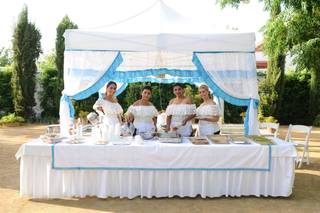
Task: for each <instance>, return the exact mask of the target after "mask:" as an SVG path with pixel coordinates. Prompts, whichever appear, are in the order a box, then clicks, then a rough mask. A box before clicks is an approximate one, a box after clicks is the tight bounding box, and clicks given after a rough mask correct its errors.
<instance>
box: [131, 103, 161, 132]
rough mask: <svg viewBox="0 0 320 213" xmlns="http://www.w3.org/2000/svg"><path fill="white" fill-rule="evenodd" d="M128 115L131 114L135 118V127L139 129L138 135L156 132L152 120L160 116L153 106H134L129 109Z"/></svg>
mask: <svg viewBox="0 0 320 213" xmlns="http://www.w3.org/2000/svg"><path fill="white" fill-rule="evenodd" d="M127 113H131V114H132V115H133V117H134V122H133V125H134V127H135V128H137V131H138V133H140V132H149V131H155V130H156V129H155V126H154V122H153V120H152V118H154V117H156V116H157V115H158V111H157V109H156V108H155V107H154V106H153V105H150V106H142V105H140V106H133V105H131V106H130V107H129V108H128V111H127Z"/></svg>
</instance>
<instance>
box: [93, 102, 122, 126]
mask: <svg viewBox="0 0 320 213" xmlns="http://www.w3.org/2000/svg"><path fill="white" fill-rule="evenodd" d="M98 107H102V109H103V111H104V115H103V123H105V124H107V125H116V124H120V117H121V114H122V113H123V109H122V107H121V106H120V104H119V103H113V102H111V101H107V100H105V99H99V100H97V101H96V103H95V104H94V105H93V109H94V110H96V111H98V110H97V108H98ZM98 113H99V112H98Z"/></svg>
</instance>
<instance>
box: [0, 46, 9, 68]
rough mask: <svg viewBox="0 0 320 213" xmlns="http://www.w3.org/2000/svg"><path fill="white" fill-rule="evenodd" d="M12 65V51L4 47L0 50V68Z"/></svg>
mask: <svg viewBox="0 0 320 213" xmlns="http://www.w3.org/2000/svg"><path fill="white" fill-rule="evenodd" d="M11 63H12V55H11V50H10V49H8V48H4V47H2V48H1V49H0V67H5V66H8V65H10V64H11Z"/></svg>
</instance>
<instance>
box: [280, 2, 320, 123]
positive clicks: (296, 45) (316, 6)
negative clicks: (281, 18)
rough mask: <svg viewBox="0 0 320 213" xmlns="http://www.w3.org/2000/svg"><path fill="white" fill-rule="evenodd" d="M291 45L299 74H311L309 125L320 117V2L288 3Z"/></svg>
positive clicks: (289, 41) (289, 40) (289, 39)
mask: <svg viewBox="0 0 320 213" xmlns="http://www.w3.org/2000/svg"><path fill="white" fill-rule="evenodd" d="M286 7H287V8H288V15H287V17H288V18H287V22H288V43H289V47H290V50H291V53H292V56H293V57H294V60H293V62H294V64H295V65H296V69H297V70H298V71H301V70H307V71H309V72H310V74H311V80H310V94H309V110H308V111H309V124H312V122H313V121H314V120H315V118H316V116H317V115H320V58H319V55H320V1H318V0H299V1H298V0H297V1H288V2H287V4H286Z"/></svg>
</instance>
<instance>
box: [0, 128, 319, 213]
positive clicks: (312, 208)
mask: <svg viewBox="0 0 320 213" xmlns="http://www.w3.org/2000/svg"><path fill="white" fill-rule="evenodd" d="M44 129H45V126H43V125H27V126H22V127H7V128H0V212H1V213H2V212H32V213H35V212H54V213H61V212H87V213H88V212H102V211H104V212H209V211H210V212H213V211H215V212H249V211H250V212H320V128H314V129H313V131H312V136H311V147H310V155H311V164H310V165H303V166H302V168H301V169H296V177H295V182H294V189H293V194H292V195H291V196H290V197H289V198H261V197H260V198H257V197H241V198H230V197H228V198H226V197H221V198H213V199H202V198H200V197H197V198H170V199H168V198H161V199H147V198H144V199H141V198H135V199H133V200H128V199H116V198H108V199H99V198H95V197H90V198H83V199H78V198H72V199H70V198H69V199H53V200H32V199H28V198H20V197H19V161H17V160H16V159H15V157H14V155H15V153H16V151H17V150H18V148H19V146H20V145H21V144H23V143H25V142H27V141H28V140H30V139H32V138H35V137H38V136H39V135H40V134H42V133H43V132H44ZM286 131H287V126H283V127H281V128H280V137H281V138H284V136H285V134H286Z"/></svg>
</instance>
